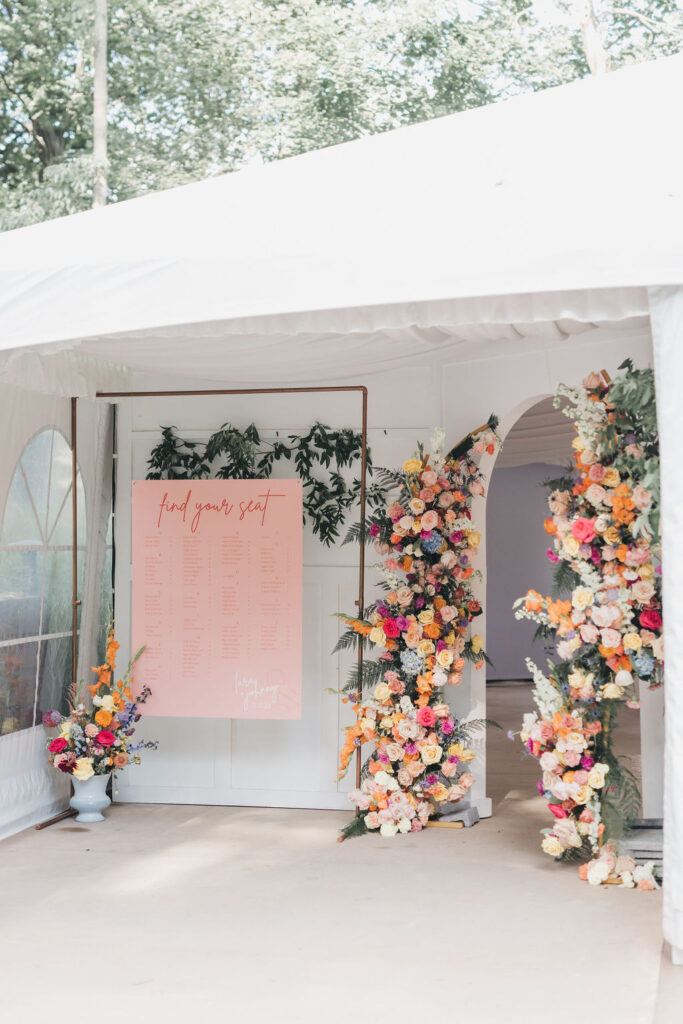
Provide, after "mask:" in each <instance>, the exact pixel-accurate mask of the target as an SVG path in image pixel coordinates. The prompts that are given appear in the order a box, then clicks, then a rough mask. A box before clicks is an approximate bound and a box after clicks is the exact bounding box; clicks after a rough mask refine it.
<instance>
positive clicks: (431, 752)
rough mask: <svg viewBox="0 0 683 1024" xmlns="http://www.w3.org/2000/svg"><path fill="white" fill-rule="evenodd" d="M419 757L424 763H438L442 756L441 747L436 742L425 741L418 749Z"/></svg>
mask: <svg viewBox="0 0 683 1024" xmlns="http://www.w3.org/2000/svg"><path fill="white" fill-rule="evenodd" d="M420 757H421V758H422V760H423V762H424V763H425V764H438V763H439V761H440V760H441V758H442V757H443V747H440V746H439V744H438V743H425V745H424V747H423V748H422V750H421V751H420Z"/></svg>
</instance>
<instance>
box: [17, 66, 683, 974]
mask: <svg viewBox="0 0 683 1024" xmlns="http://www.w3.org/2000/svg"><path fill="white" fill-rule="evenodd" d="M681 84H683V57H681V56H678V57H672V58H668V59H666V60H661V61H657V62H653V63H651V64H647V65H641V66H638V67H633V68H629V69H625V70H622V71H619V72H615V73H613V74H610V75H606V76H604V77H601V78H598V79H591V80H586V81H581V82H577V83H574V84H572V85H569V86H565V87H562V88H558V89H553V90H548V91H547V92H544V93H540V94H535V95H529V96H524V97H519V98H515V99H512V100H509V101H507V102H504V103H500V104H497V105H495V106H490V107H485V108H482V109H479V110H473V111H468V112H465V113H462V114H457V115H453V116H450V117H445V118H441V119H438V120H435V121H432V122H428V123H426V124H420V125H416V126H412V127H409V128H403V129H400V130H398V131H394V132H389V133H387V134H385V135H381V136H377V137H373V138H364V139H360V140H358V141H356V142H352V143H348V144H345V145H343V146H338V147H333V148H330V149H327V150H322V151H318V152H314V153H309V154H306V155H304V156H300V157H296V158H293V159H289V160H284V161H282V162H280V163H276V164H271V165H268V166H264V167H254V168H248V169H246V170H244V171H241V172H238V173H235V174H230V175H225V176H222V177H217V178H214V179H212V180H209V181H206V182H202V183H199V184H196V185H189V186H185V187H183V188H179V189H174V190H171V191H168V192H163V193H159V194H157V195H153V196H148V197H144V198H141V199H138V200H132V201H129V202H126V203H121V204H120V205H116V206H111V207H109V208H107V209H104V210H99V211H92V212H88V213H83V214H78V215H76V216H73V217H69V218H66V219H63V220H56V221H52V222H49V223H46V224H41V225H36V226H34V227H29V228H25V229H22V230H19V231H13V232H9V233H7V234H5V235H3V236H0V374H1V377H0V379H1V380H2V381H3V382H4V383H2V384H1V385H0V387H2V396H3V401H2V404H1V405H0V433H2V436H3V438H8V439H14V440H13V441H12V444H14V447H12V444H10V443H9V441H8V442H7V444H6V445H5V450H6V452H9V456H8V463H10V464H9V465H8V467H7V470H6V474H5V475H8V479H7V480H3V479H0V499H3V504H4V497H5V496H6V494H7V492H8V489H9V487H10V482H9V475H11V471H12V469H13V467H14V464H15V462H16V460H17V457H18V455H17V454H16V452H21V450H22V447H23V445H24V444H25V443H26V440H27V439H28V438H29V437H30V436H31V435H32V433H33V432H34V431H35V430H36V429H37V428H36V422H37V420H41V419H42V421H43V422H52V423H57V421H59V422H61V419H60V417H61V418H63V417H64V415H65V413H64V410H63V407H61V406H60V407H59V408H57V407H56V406H55V407H54V408H52V406H50V403H58V402H59V401H60V400H61V401H62V402H63V399H64V396H71V395H78V396H79V397H82V398H84V399H86V400H87V399H92V398H93V397H94V395H95V392H96V391H97V390H111V389H114V388H115V389H117V390H125V389H126V388H131V389H132V388H134V387H135V386H136V385H140V386H142V387H161V386H163V385H164V384H166V385H168V384H169V382H171V381H172V380H174V379H175V380H178V381H179V382H181V383H179V384H178V386H179V387H188V386H191V385H194V384H195V383H196V384H197V386H199V385H200V383H201V382H206V381H211V382H213V383H214V386H220V385H221V384H224V385H225V386H238V385H241V384H258V385H263V386H267V385H268V384H271V383H272V384H278V385H280V384H282V385H284V384H292V385H294V384H300V385H305V384H309V383H330V382H336V381H348V380H356V379H358V378H361V377H362V379H363V381H364V382H366V383H367V382H368V381H369V380H372V381H373V382H375V383H374V384H373V386H376V390H377V394H378V395H379V396H380V404H381V405H382V407H383V409H389V408H390V407H391V405H392V402H395V401H397V400H398V397H397V396H399V395H401V396H406V395H410V393H411V392H410V387H413V386H416V385H415V384H414V382H415V381H417V380H418V375H419V374H423V375H424V373H425V372H426V373H427V376H426V377H424V376H423V377H421V378H420V380H421V381H423V383H421V384H420V388H421V389H422V390H420V399H419V402H420V415H419V416H418V415H417V414H416V413H415V414H414V415H406V416H405V417H404V418H403V420H402V421H401V422H402V424H403V429H404V433H405V431H407V430H408V428H410V431H413V427H414V426H415V424H416V423H418V422H419V423H420V424H421V425H422V424H424V425H425V426H426V425H427V424H428V423H429V422H434V420H437V419H441V420H442V422H444V423H445V424H446V425H447V426H448V427H449V431H452V432H453V435H454V436H455V433H456V431H458V430H460V432H461V433H462V432H464V431H462V430H461V428H462V427H463V426H464V427H465V428H468V427H472V426H474V425H478V423H479V422H481V420H482V418H485V417H486V415H487V414H488V412H489V411H491V409H494V410H496V411H499V409H501V408H502V411H503V414H504V415H503V419H502V426H503V430H504V431H505V430H507V429H509V427H510V426H512V423H513V422H514V420H515V419H516V418H517V417H518V416H519V414H520V411H523V409H524V408H528V407H530V406H531V405H533V403H534V402H535V401H538V400H539V398H544V397H546V396H547V394H549V393H551V392H552V390H553V388H554V386H555V384H556V383H557V380H558V379H572V380H573V379H580V376H581V375H582V373H583V372H586V371H587V370H589V369H592V368H594V367H595V361H596V360H597V361H598V362H599V361H600V360H601V359H602V356H603V354H606V358H609V359H610V360H612V361H613V365H617V363H618V362H619V361H621V359H620V358H619V354H620V356H621V358H623V356H624V355H630V354H633V353H635V354H636V355H637V356H639V357H642V356H643V354H644V355H645V359H646V360H647V358H648V354H649V353H650V352H651V351H654V361H655V370H656V374H657V382H658V409H659V414H660V432H661V444H662V485H663V512H664V515H663V536H664V563H665V568H666V573H665V577H664V578H665V602H666V648H667V685H666V707H667V733H666V769H665V778H666V783H665V803H664V817H665V872H666V882H667V884H666V888H665V934H666V937H667V938H668V939H669V940H670V941H671V943H672V945H673V946H674V947H677V949H678V950H680V951H681V956H683V854H682V853H681V851H682V850H683V768H681V765H682V764H683V725H682V723H683V695H682V694H681V692H680V687H679V684H678V678H679V676H681V677H683V629H682V627H681V626H680V625H679V622H678V613H679V610H680V609H681V608H682V607H683V590H682V589H681V584H680V583H679V581H680V580H682V579H683V512H681V509H682V508H683V482H682V477H681V473H680V467H679V459H678V436H679V406H678V395H679V390H678V389H679V387H680V386H681V382H683V241H682V239H683V194H682V186H681V182H682V181H683V143H682V142H681V138H680V133H678V132H676V130H675V128H674V127H673V125H672V121H673V119H672V111H673V104H674V102H675V98H676V96H677V95H678V92H679V90H680V87H681ZM401 373H403V376H402V377H401ZM560 374H563V376H560ZM388 381H391V382H392V385H391V387H392V389H394V388H395V390H394V391H393V393H392V392H390V390H388V385H387V382H388ZM188 382H189V383H188ZM383 387H384V391H383V390H382V388H383ZM430 388H431V391H430ZM401 389H403V390H401ZM430 395H431V398H430ZM60 396H61V398H60ZM401 400H402V401H404V400H405V397H403V398H401ZM416 401H417V399H416ZM40 403H43V404H42V405H41V404H40ZM497 403H498V404H497ZM83 405H84V409H85V410H86V411H85V412H84V415H85V416H86V423H88V424H90V427H91V429H90V427H89V428H88V429H87V431H86V436H85V438H84V444H83V446H82V449H83V455H82V459H83V460H84V462H83V464H82V470H83V473H84V477H85V478H86V479H85V488H86V494H88V493H90V494H91V497H92V500H91V505H90V507H91V508H95V507H99V506H97V497H98V495H99V498H100V506H101V508H104V505H105V504H106V502H105V501H104V500H103V498H102V495H103V494H105V492H106V487H105V485H104V481H105V477H106V473H107V471H108V464H107V460H106V458H105V455H106V452H107V450H108V449H107V445H108V443H109V441H108V436H109V435H108V430H109V424H108V421H107V419H106V417H105V416H104V414H102V413H101V411H99V410H101V409H102V408H103V405H102V404H100V406H99V407H98V406H96V405H95V403H92V405H90V404H89V403H88V402H87V401H86V402H84V403H83ZM382 415H384V413H382ZM392 415H393V416H394V419H393V420H392V419H391V416H390V415H389V413H388V412H387V413H386V415H385V418H384V420H381V419H378V420H377V424H376V426H377V427H378V428H379V426H380V425H381V424H382V423H384V424H386V423H394V422H396V420H395V416H396V415H397V414H395V413H392ZM506 416H507V419H506ZM32 417H33V418H32ZM87 417H90V420H87ZM378 417H379V413H378ZM34 420H35V421H36V422H34ZM155 422H157V423H158V422H159V421H158V419H157V420H156V421H155ZM65 429H66V428H65ZM410 431H408V435H406V436H409V434H410ZM412 436H413V437H414V432H413V433H412ZM457 436H460V434H458V435H457ZM14 442H16V444H15V443H14ZM15 449H16V452H15ZM12 452H15V454H14V455H13V456H12ZM3 472H5V471H3ZM103 522H104V513H101V514H100V516H99V518H96V520H95V521H94V524H95V529H94V530H92V529H91V530H90V532H89V535H88V537H89V539H88V545H89V546H91V547H92V549H93V552H94V553H93V555H92V559H91V563H90V571H89V572H88V570H86V590H85V600H84V615H87V614H88V600H87V597H88V589H87V588H88V585H90V586H91V587H92V586H93V585H94V584H92V578H93V577H92V572H93V568H92V567H93V566H101V557H100V556H99V555H97V552H98V551H100V549H102V547H103V545H104V527H103V525H102V524H103ZM0 546H1V545H0ZM98 558H99V561H98ZM98 571H99V570H98ZM89 579H90V580H91V583H90V584H88V580H89ZM84 622H85V620H84ZM83 632H84V633H85V632H87V631H86V630H85V628H84V629H83ZM83 658H85V655H83ZM25 731H26V732H30V731H31V730H25ZM15 736H20V737H21V736H22V733H16V734H15V735H14V736H9V737H2V742H3V743H4V742H5V741H12V742H14V741H15ZM31 742H32V744H33V746H32V747H31V749H30V750H25V751H24V753H23V755H22V756H24V757H25V758H28V759H29V761H30V758H31V757H34V758H35V756H36V750H38V747H37V746H36V743H37V742H38V741H37V740H32V741H31ZM8 749H9V747H8V746H7V745H6V747H5V750H3V747H2V746H0V772H1V771H3V770H4V769H3V764H5V765H6V764H7V761H8V754H7V750H8ZM13 749H14V748H13ZM3 754H4V755H5V756H4V759H3ZM12 756H13V757H14V754H13V755H12ZM14 763H15V764H16V763H17V762H16V758H15V761H14ZM27 763H29V762H28V761H27ZM31 770H34V771H37V769H31ZM10 774H11V773H10ZM12 779H13V782H12V784H13V785H14V802H15V805H18V803H21V801H22V800H23V801H24V802H25V803H27V804H30V793H31V792H32V786H33V782H31V776H30V772H27V773H26V774H25V775H24V776H23V777H22V779H20V780H19V781H17V774H16V770H14V775H13V777H12ZM27 780H28V781H27ZM10 781H12V780H10ZM34 781H35V780H34ZM0 784H2V783H1V781H0ZM17 794H18V795H17ZM61 798H63V794H55V793H52V794H51V797H50V799H51V800H52V801H53V802H58V801H59V799H61ZM141 798H144V794H143V797H141ZM48 803H49V801H46V800H45V799H44V800H43V802H42V803H41V805H40V808H39V810H40V812H41V813H44V812H45V810H46V809H47V807H48ZM37 813H38V811H37V810H36V809H34V811H31V809H30V808H29V810H27V812H26V814H24V815H23V816H22V815H21V814H19V813H17V814H16V815H15V819H16V821H21V823H23V824H25V823H27V822H28V821H29V820H35V816H36V814H37ZM32 814H33V818H31V815H32Z"/></svg>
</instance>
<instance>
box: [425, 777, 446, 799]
mask: <svg viewBox="0 0 683 1024" xmlns="http://www.w3.org/2000/svg"><path fill="white" fill-rule="evenodd" d="M429 795H430V796H431V798H432V800H436V802H437V803H441V802H442V801H443V800H447V799H448V790H447V789H446V787H445V786H444V784H443V782H437V784H436V786H434V788H433V789H432V790H430V793H429Z"/></svg>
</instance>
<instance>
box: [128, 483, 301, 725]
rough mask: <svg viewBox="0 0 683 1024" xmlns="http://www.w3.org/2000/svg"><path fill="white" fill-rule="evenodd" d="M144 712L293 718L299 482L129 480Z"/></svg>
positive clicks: (138, 676) (296, 709) (297, 684)
mask: <svg viewBox="0 0 683 1024" xmlns="http://www.w3.org/2000/svg"><path fill="white" fill-rule="evenodd" d="M132 501H133V607H132V612H133V624H132V641H133V644H132V646H133V651H136V650H138V649H139V648H140V647H142V646H143V644H144V646H145V651H144V653H143V654H142V656H141V658H140V660H139V662H138V664H137V667H136V672H135V680H136V683H137V684H138V685H143V684H145V683H147V684H148V685H149V686H150V687H151V689H152V696H151V698H150V699H149V702H148V704H147V707H146V713H147V714H150V715H169V716H182V717H187V718H289V719H293V718H301V677H302V662H301V658H302V560H303V556H302V538H303V526H302V491H301V481H300V480H134V481H133V494H132Z"/></svg>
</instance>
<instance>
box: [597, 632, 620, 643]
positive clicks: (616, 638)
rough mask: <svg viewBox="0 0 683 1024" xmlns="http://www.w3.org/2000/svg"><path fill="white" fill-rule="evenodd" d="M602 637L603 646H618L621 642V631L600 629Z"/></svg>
mask: <svg viewBox="0 0 683 1024" xmlns="http://www.w3.org/2000/svg"><path fill="white" fill-rule="evenodd" d="M600 639H601V640H602V645H603V647H618V646H619V644H620V643H621V633H620V632H619V630H618V629H603V630H601V631H600Z"/></svg>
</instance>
